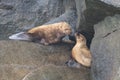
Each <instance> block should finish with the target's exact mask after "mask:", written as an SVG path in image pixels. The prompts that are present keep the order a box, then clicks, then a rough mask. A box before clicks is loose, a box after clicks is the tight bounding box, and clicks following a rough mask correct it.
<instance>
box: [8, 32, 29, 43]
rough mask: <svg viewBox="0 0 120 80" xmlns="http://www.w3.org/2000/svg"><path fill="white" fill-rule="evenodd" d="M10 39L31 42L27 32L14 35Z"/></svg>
mask: <svg viewBox="0 0 120 80" xmlns="http://www.w3.org/2000/svg"><path fill="white" fill-rule="evenodd" d="M9 39H12V40H27V41H29V40H30V36H29V34H27V33H26V32H19V33H16V34H13V35H11V36H9Z"/></svg>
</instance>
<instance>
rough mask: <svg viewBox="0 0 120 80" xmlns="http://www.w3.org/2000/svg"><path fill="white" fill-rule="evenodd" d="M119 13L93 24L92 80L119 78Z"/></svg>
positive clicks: (115, 79)
mask: <svg viewBox="0 0 120 80" xmlns="http://www.w3.org/2000/svg"><path fill="white" fill-rule="evenodd" d="M119 25H120V15H115V16H114V17H107V18H105V20H104V21H102V22H99V23H98V24H96V25H95V26H94V29H95V35H94V38H93V40H92V44H91V52H92V57H93V62H92V67H91V73H92V80H119V79H120V35H119V34H120V26H119Z"/></svg>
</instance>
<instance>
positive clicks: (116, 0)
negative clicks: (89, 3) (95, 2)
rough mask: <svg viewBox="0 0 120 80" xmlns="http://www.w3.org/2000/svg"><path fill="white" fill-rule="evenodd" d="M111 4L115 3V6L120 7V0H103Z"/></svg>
mask: <svg viewBox="0 0 120 80" xmlns="http://www.w3.org/2000/svg"><path fill="white" fill-rule="evenodd" d="M101 1H103V2H105V3H107V4H109V5H113V6H115V7H120V0H101Z"/></svg>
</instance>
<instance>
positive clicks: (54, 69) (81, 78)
mask: <svg viewBox="0 0 120 80" xmlns="http://www.w3.org/2000/svg"><path fill="white" fill-rule="evenodd" d="M88 75H89V74H88V73H86V70H85V69H81V70H80V69H74V68H73V69H72V68H67V67H59V66H54V65H46V66H42V67H40V68H39V69H36V70H35V71H32V72H30V73H28V74H27V75H26V76H25V77H24V78H23V79H22V80H89V77H87V76H88Z"/></svg>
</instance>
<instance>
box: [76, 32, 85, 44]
mask: <svg viewBox="0 0 120 80" xmlns="http://www.w3.org/2000/svg"><path fill="white" fill-rule="evenodd" d="M75 38H76V42H79V43H83V44H86V38H85V37H84V36H83V35H82V34H80V32H76V33H75Z"/></svg>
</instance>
